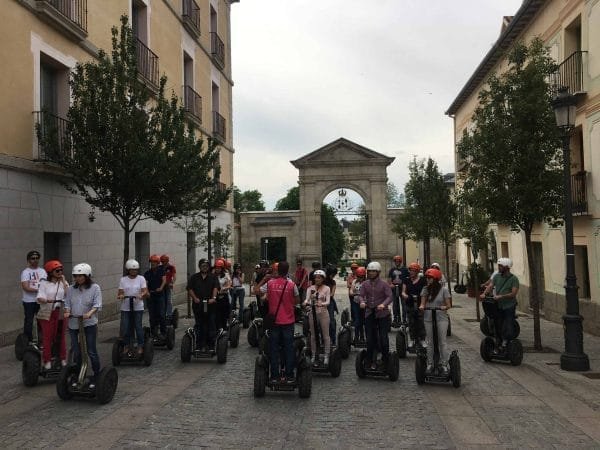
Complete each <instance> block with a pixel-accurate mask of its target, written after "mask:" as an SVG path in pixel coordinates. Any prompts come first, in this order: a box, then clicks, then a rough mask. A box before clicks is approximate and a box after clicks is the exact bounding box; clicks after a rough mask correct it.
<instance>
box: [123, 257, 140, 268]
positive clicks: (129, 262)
mask: <svg viewBox="0 0 600 450" xmlns="http://www.w3.org/2000/svg"><path fill="white" fill-rule="evenodd" d="M125 269H126V270H140V263H139V262H137V261H136V260H135V259H128V260H127V261H126V262H125Z"/></svg>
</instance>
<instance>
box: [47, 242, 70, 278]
mask: <svg viewBox="0 0 600 450" xmlns="http://www.w3.org/2000/svg"><path fill="white" fill-rule="evenodd" d="M43 256H44V261H49V260H51V259H58V260H59V261H60V262H61V263H62V264H63V267H64V274H65V277H67V279H69V276H70V275H71V269H72V268H73V257H72V247H71V233H51V232H48V233H44V255H43Z"/></svg>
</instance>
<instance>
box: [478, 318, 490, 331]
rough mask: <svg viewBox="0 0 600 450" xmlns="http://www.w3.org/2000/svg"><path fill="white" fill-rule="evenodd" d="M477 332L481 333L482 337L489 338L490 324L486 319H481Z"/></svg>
mask: <svg viewBox="0 0 600 450" xmlns="http://www.w3.org/2000/svg"><path fill="white" fill-rule="evenodd" d="M479 330H480V331H481V332H482V333H483V335H484V336H491V335H492V332H491V331H490V324H489V323H488V318H487V317H483V318H482V319H481V321H480V322H479Z"/></svg>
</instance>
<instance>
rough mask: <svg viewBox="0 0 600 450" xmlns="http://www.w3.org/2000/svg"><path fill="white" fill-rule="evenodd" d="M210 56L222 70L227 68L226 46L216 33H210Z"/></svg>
mask: <svg viewBox="0 0 600 450" xmlns="http://www.w3.org/2000/svg"><path fill="white" fill-rule="evenodd" d="M210 54H211V55H212V57H213V60H214V62H215V64H216V65H217V66H219V68H220V69H224V68H225V44H224V43H223V41H222V40H221V38H220V37H219V35H218V34H217V33H215V32H211V33H210Z"/></svg>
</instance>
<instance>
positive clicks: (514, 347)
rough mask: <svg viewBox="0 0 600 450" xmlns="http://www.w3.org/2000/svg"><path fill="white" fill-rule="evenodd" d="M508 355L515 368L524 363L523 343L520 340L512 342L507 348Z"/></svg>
mask: <svg viewBox="0 0 600 450" xmlns="http://www.w3.org/2000/svg"><path fill="white" fill-rule="evenodd" d="M506 353H507V354H508V357H509V359H510V363H511V364H512V365H513V366H518V365H520V364H521V362H522V361H523V345H522V344H521V341H520V340H518V339H515V340H513V341H510V342H509V343H508V346H507V348H506Z"/></svg>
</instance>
